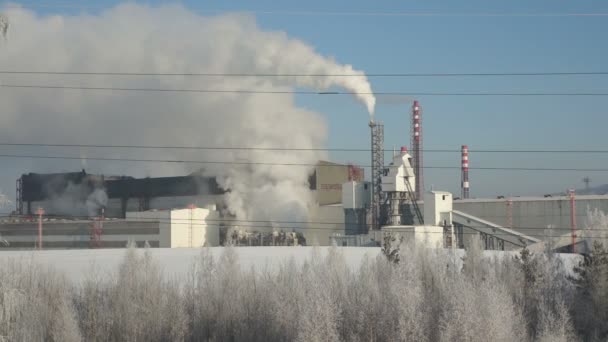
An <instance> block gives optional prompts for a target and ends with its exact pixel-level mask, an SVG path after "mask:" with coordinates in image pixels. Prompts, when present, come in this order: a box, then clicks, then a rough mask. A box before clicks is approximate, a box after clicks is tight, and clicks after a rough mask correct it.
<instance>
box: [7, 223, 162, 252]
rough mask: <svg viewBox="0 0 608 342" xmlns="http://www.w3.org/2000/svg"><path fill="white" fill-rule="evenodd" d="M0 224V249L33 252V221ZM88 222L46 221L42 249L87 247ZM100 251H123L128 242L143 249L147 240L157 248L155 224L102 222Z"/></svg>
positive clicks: (89, 242)
mask: <svg viewBox="0 0 608 342" xmlns="http://www.w3.org/2000/svg"><path fill="white" fill-rule="evenodd" d="M7 221H8V220H6V221H5V222H0V249H7V248H9V249H33V248H35V246H36V243H37V241H38V224H37V221H35V220H34V221H31V222H24V221H23V220H20V221H18V222H17V221H14V222H7ZM92 224H93V222H92V221H68V220H49V219H45V220H44V222H43V239H42V241H43V248H44V249H69V248H89V247H90V246H91V228H92ZM101 240H102V242H101V247H103V248H123V247H125V246H126V245H127V242H128V241H135V242H136V243H137V245H139V246H143V245H144V244H145V242H146V241H147V242H148V243H149V244H150V246H151V247H159V246H160V241H161V239H160V225H159V223H158V222H147V221H145V222H138V221H132V222H127V221H125V220H106V221H104V222H103V235H102V237H101Z"/></svg>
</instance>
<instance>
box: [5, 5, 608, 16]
mask: <svg viewBox="0 0 608 342" xmlns="http://www.w3.org/2000/svg"><path fill="white" fill-rule="evenodd" d="M4 6H5V7H8V8H54V9H79V10H85V9H89V10H98V9H102V8H107V7H108V6H104V5H102V4H97V5H95V4H91V3H87V4H80V3H70V2H42V1H37V2H22V3H12V2H5V3H4ZM201 12H202V13H211V14H222V13H234V12H236V13H251V14H256V15H279V16H324V17H327V16H338V17H491V18H493V17H606V16H608V13H606V12H537V13H534V12H453V13H450V12H433V11H399V10H394V11H389V10H387V11H327V10H281V9H273V10H263V9H252V8H249V9H247V8H243V9H238V8H235V9H231V8H225V9H220V8H210V9H203V10H201Z"/></svg>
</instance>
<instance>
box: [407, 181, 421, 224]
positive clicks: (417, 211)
mask: <svg viewBox="0 0 608 342" xmlns="http://www.w3.org/2000/svg"><path fill="white" fill-rule="evenodd" d="M405 186H406V187H407V191H408V192H409V193H410V196H408V197H409V199H410V201H412V206H413V207H414V213H415V214H416V218H418V222H420V224H424V218H423V217H422V212H420V207H419V206H418V201H417V200H416V193H415V192H414V191H413V190H412V186H411V185H410V181H409V180H408V179H407V177H406V179H405Z"/></svg>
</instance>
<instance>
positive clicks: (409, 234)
mask: <svg viewBox="0 0 608 342" xmlns="http://www.w3.org/2000/svg"><path fill="white" fill-rule="evenodd" d="M382 232H388V233H392V234H396V235H399V236H400V237H403V238H404V241H414V242H415V243H416V245H420V246H427V247H430V248H443V245H444V243H443V239H444V232H443V227H438V226H384V227H382Z"/></svg>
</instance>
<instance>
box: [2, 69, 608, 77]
mask: <svg viewBox="0 0 608 342" xmlns="http://www.w3.org/2000/svg"><path fill="white" fill-rule="evenodd" d="M0 75H61V76H159V77H160V76H179V77H362V76H364V77H507V76H509V77H510V76H603V75H608V71H547V72H489V73H483V72H472V73H449V72H443V73H403V72H397V73H373V72H372V73H367V72H366V73H359V74H271V73H255V72H253V73H247V72H235V73H224V72H222V73H213V72H182V73H159V72H103V71H44V70H41V71H28V70H0Z"/></svg>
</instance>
